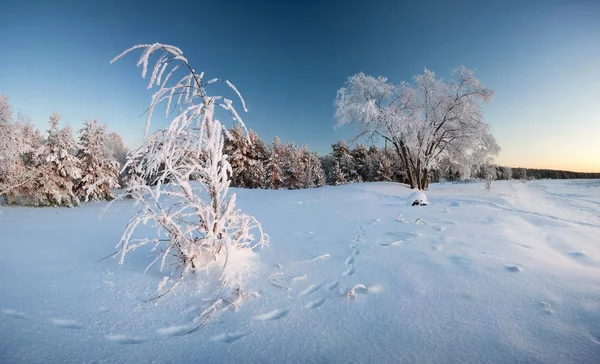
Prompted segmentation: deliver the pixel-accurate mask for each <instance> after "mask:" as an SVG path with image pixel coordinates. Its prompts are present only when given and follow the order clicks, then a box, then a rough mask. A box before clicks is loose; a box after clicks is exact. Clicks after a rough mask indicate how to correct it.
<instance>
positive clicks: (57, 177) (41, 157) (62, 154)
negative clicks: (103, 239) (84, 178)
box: [31, 112, 81, 207]
mask: <svg viewBox="0 0 600 364" xmlns="http://www.w3.org/2000/svg"><path fill="white" fill-rule="evenodd" d="M59 121H60V115H59V114H58V113H56V112H54V113H53V114H52V115H50V129H49V130H48V136H47V138H46V143H44V144H43V145H42V146H41V147H40V148H38V150H37V151H36V152H35V156H34V160H35V169H36V172H37V173H36V177H37V178H35V180H34V183H35V186H33V187H32V193H33V196H31V198H32V201H35V203H36V204H38V205H42V206H67V207H75V206H77V205H79V199H78V198H77V196H76V195H75V193H74V192H73V189H74V184H75V181H77V180H79V179H80V178H81V168H80V164H79V160H78V159H77V157H75V155H74V154H73V153H74V152H75V151H76V150H77V144H76V143H75V141H74V140H73V135H72V132H71V128H69V127H64V128H62V129H59V128H58V123H59Z"/></svg>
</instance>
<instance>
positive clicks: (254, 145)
mask: <svg viewBox="0 0 600 364" xmlns="http://www.w3.org/2000/svg"><path fill="white" fill-rule="evenodd" d="M248 140H249V143H250V144H249V146H248V155H247V158H246V160H245V162H246V166H245V168H244V171H243V176H244V177H243V179H244V187H247V188H262V187H263V186H264V180H265V162H266V160H267V158H268V156H269V148H268V147H267V145H266V144H265V143H264V142H263V141H262V140H260V138H259V137H258V134H256V132H254V131H253V130H250V131H249V132H248Z"/></svg>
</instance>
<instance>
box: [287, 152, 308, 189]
mask: <svg viewBox="0 0 600 364" xmlns="http://www.w3.org/2000/svg"><path fill="white" fill-rule="evenodd" d="M282 149H283V155H284V157H283V168H282V172H283V186H284V188H286V189H288V190H298V189H301V188H303V183H302V182H303V180H305V179H306V177H304V176H303V175H304V174H305V172H306V171H305V170H304V168H303V165H302V151H301V150H300V149H299V148H298V147H296V146H295V145H294V144H292V143H286V144H284V145H283V146H282Z"/></svg>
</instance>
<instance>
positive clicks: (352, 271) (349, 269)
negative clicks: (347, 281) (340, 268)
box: [342, 266, 356, 276]
mask: <svg viewBox="0 0 600 364" xmlns="http://www.w3.org/2000/svg"><path fill="white" fill-rule="evenodd" d="M355 272H356V269H354V266H352V267H350V268H348V269H347V270H346V271H345V272H344V273H342V275H344V276H351V275H353V274H354V273H355Z"/></svg>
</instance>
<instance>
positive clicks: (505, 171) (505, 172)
mask: <svg viewBox="0 0 600 364" xmlns="http://www.w3.org/2000/svg"><path fill="white" fill-rule="evenodd" d="M501 178H502V179H505V180H509V179H511V178H512V168H510V167H502V177H501Z"/></svg>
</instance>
